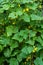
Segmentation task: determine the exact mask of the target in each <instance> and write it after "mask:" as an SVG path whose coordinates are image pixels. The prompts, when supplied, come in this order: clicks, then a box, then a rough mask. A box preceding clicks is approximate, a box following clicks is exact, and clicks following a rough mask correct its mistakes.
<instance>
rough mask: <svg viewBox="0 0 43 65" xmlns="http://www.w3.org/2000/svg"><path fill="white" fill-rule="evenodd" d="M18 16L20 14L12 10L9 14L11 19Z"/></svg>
mask: <svg viewBox="0 0 43 65" xmlns="http://www.w3.org/2000/svg"><path fill="white" fill-rule="evenodd" d="M17 17H18V16H17V15H16V12H11V13H9V16H8V18H9V19H15V18H17Z"/></svg>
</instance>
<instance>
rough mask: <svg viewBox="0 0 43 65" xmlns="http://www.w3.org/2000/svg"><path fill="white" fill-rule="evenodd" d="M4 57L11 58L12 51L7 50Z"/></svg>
mask: <svg viewBox="0 0 43 65" xmlns="http://www.w3.org/2000/svg"><path fill="white" fill-rule="evenodd" d="M4 56H5V57H10V56H11V50H10V49H8V48H7V49H5V51H4Z"/></svg>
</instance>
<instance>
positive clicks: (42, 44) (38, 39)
mask: <svg viewBox="0 0 43 65" xmlns="http://www.w3.org/2000/svg"><path fill="white" fill-rule="evenodd" d="M36 40H37V41H38V42H39V43H40V44H41V46H43V39H41V37H40V36H39V37H37V39H36Z"/></svg>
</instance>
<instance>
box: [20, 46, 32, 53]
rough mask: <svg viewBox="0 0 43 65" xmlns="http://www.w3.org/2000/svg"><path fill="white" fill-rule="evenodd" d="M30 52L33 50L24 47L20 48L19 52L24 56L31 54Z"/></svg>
mask: <svg viewBox="0 0 43 65" xmlns="http://www.w3.org/2000/svg"><path fill="white" fill-rule="evenodd" d="M32 50H33V47H31V46H30V47H28V46H25V47H23V48H22V50H21V51H22V52H23V53H25V54H30V53H31V52H32Z"/></svg>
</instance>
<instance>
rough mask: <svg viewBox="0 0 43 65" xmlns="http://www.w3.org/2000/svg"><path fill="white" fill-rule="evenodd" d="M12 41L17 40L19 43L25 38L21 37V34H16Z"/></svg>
mask: <svg viewBox="0 0 43 65" xmlns="http://www.w3.org/2000/svg"><path fill="white" fill-rule="evenodd" d="M12 39H14V40H17V41H19V42H22V41H23V37H21V36H19V33H16V34H15V35H14V36H13V38H12Z"/></svg>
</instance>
